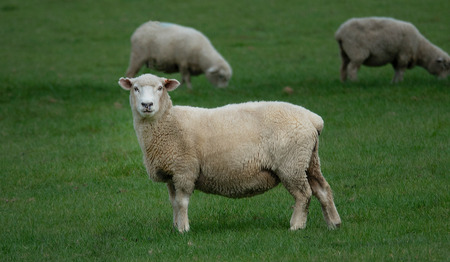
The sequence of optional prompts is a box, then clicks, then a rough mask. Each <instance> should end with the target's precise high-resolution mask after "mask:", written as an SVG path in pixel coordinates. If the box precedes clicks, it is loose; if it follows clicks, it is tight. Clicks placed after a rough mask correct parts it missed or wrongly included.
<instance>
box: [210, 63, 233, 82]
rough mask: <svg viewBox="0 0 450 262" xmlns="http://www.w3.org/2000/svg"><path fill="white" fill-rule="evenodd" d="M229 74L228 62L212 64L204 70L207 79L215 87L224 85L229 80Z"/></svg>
mask: <svg viewBox="0 0 450 262" xmlns="http://www.w3.org/2000/svg"><path fill="white" fill-rule="evenodd" d="M231 74H232V72H231V67H230V66H229V65H228V64H224V65H222V66H213V67H211V68H209V69H208V70H206V72H205V75H206V78H207V79H208V81H209V82H211V84H213V85H214V86H217V87H226V86H227V85H228V81H230V78H231Z"/></svg>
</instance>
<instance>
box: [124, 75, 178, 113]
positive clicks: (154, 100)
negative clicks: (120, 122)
mask: <svg viewBox="0 0 450 262" xmlns="http://www.w3.org/2000/svg"><path fill="white" fill-rule="evenodd" d="M119 85H120V86H121V87H122V88H123V89H125V90H128V91H130V105H131V108H132V110H133V111H134V112H137V113H139V115H140V116H141V117H143V118H153V117H155V115H157V114H158V112H160V111H161V109H163V106H164V103H165V102H166V101H168V102H170V98H169V96H168V94H167V91H172V90H175V89H176V88H177V87H178V86H179V85H180V83H179V82H178V81H177V80H175V79H166V78H163V77H158V76H155V75H152V74H145V75H141V76H139V77H136V78H124V77H121V78H120V79H119Z"/></svg>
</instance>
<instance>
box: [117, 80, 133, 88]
mask: <svg viewBox="0 0 450 262" xmlns="http://www.w3.org/2000/svg"><path fill="white" fill-rule="evenodd" d="M119 85H120V86H121V87H122V88H123V89H125V90H128V91H130V90H131V86H133V83H131V79H129V78H128V77H121V78H120V79H119Z"/></svg>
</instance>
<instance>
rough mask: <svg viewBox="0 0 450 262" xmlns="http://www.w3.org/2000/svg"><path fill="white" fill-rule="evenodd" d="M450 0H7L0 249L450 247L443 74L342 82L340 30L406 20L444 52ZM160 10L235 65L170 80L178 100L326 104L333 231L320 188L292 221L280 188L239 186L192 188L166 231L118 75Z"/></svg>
mask: <svg viewBox="0 0 450 262" xmlns="http://www.w3.org/2000/svg"><path fill="white" fill-rule="evenodd" d="M449 9H450V3H449V2H448V1H443V0H442V1H432V2H423V1H422V2H421V1H395V2H392V1H371V0H364V1H359V2H354V1H339V2H329V1H307V2H305V1H283V2H280V1H256V2H255V1H231V0H228V1H219V2H213V1H201V0H195V1H170V2H168V1H150V2H149V1H139V0H135V1H121V0H114V1H94V2H92V1H33V0H29V1H23V2H19V1H14V0H6V1H3V2H2V3H1V4H0V32H1V34H2V37H1V38H0V45H1V46H2V47H3V48H2V49H0V55H1V56H0V57H1V60H0V80H1V82H2V84H1V85H0V106H1V110H0V139H1V140H0V147H1V151H0V156H1V157H0V167H1V169H0V225H1V226H0V260H1V261H35V260H36V261H39V260H46V261H47V260H50V261H65V260H89V261H91V260H100V261H102V260H104V261H111V260H113V261H128V260H131V261H136V260H137V261H141V260H142V261H149V260H150V261H175V260H181V261H184V260H193V261H293V260H307V261H330V260H342V261H446V260H448V257H449V255H450V254H449V251H448V247H449V239H448V236H449V222H448V218H449V200H450V199H449V193H448V185H449V177H448V170H450V165H449V159H450V152H449V149H448V148H449V144H450V143H449V142H450V141H449V137H450V131H449V129H450V107H449V105H450V91H449V90H450V89H449V88H450V84H449V80H448V79H447V80H444V81H438V80H436V79H435V78H434V77H432V76H430V75H428V74H427V73H426V72H425V70H423V69H421V68H416V69H413V70H410V71H408V72H407V73H406V75H405V81H404V82H403V83H401V84H398V85H391V84H389V81H390V79H391V77H392V75H393V72H392V69H391V68H390V67H389V66H386V67H383V68H376V69H374V68H372V69H369V68H363V69H362V70H361V71H360V81H359V82H358V83H350V84H341V83H340V82H339V80H338V77H339V75H338V68H339V63H340V61H339V56H338V49H337V45H336V43H335V41H334V39H333V33H334V31H335V30H336V29H337V27H338V26H339V24H340V23H342V22H343V21H345V20H346V19H347V18H349V17H353V16H368V15H383V16H394V17H397V18H399V19H403V20H408V21H411V22H413V23H414V24H416V26H417V27H418V28H419V30H421V31H422V32H423V33H424V34H425V35H426V36H427V37H428V38H429V39H430V40H431V41H432V42H433V43H435V44H436V45H438V46H440V47H442V48H443V49H444V50H446V51H449V50H450V44H449V43H450V34H448V32H449V25H450V17H449V16H448V14H447V13H448V12H447V10H449ZM149 19H154V20H163V21H170V22H175V23H180V24H185V25H189V26H193V27H196V28H198V29H200V30H201V31H203V32H204V33H205V34H206V35H208V36H209V37H210V39H211V41H212V42H213V43H214V45H215V46H216V48H217V49H218V50H219V51H220V52H221V53H222V54H223V55H224V57H226V58H227V60H228V61H229V62H230V64H231V65H232V67H233V71H234V75H233V78H232V81H231V83H230V87H229V88H227V89H214V88H212V87H211V85H210V84H209V83H208V82H207V81H206V79H205V78H204V77H203V76H200V77H196V78H194V79H193V86H194V89H193V90H187V89H186V88H185V87H181V88H180V89H177V90H176V91H174V92H173V93H172V94H171V96H172V99H173V101H174V103H175V104H185V105H193V106H203V107H215V106H221V105H224V104H228V103H236V102H243V101H249V100H281V101H288V102H292V103H295V104H300V105H303V106H305V107H307V108H309V109H311V110H313V111H314V112H317V113H318V114H320V115H321V116H322V117H323V118H324V120H325V130H324V132H323V134H322V135H321V142H320V156H321V160H322V171H323V173H324V175H325V176H326V178H327V180H328V182H329V183H330V185H331V187H332V188H333V190H334V194H335V202H336V205H337V208H338V211H339V212H340V215H341V218H342V221H343V224H342V227H341V228H340V229H339V230H336V231H329V230H327V228H326V226H325V223H324V221H323V218H322V214H321V210H320V206H319V204H318V201H317V200H315V199H314V200H313V201H312V203H311V208H310V215H309V217H308V225H307V228H306V229H305V230H303V231H298V232H289V231H288V227H289V218H290V216H291V212H292V209H291V206H292V198H291V196H290V195H289V194H288V193H287V192H286V190H284V188H282V187H278V188H276V189H274V190H272V191H270V192H268V193H266V194H263V195H260V196H256V197H254V198H248V199H239V200H233V199H227V198H223V197H219V196H214V195H206V194H203V193H201V192H196V193H195V194H194V195H193V197H192V200H191V204H190V221H191V228H192V230H191V232H189V233H187V234H184V235H181V234H178V233H177V232H175V231H173V230H172V228H171V212H172V211H171V208H170V204H169V202H168V197H167V192H166V188H165V186H164V185H163V184H156V183H153V182H151V181H149V180H148V178H147V175H146V173H145V169H144V167H143V165H142V161H141V152H140V149H139V147H138V144H137V141H136V138H135V134H134V130H133V127H132V122H131V113H130V109H129V106H128V95H127V94H126V93H125V92H124V91H123V90H121V89H120V87H119V86H118V85H117V80H118V78H119V77H121V76H123V74H124V72H125V70H126V67H127V64H128V55H129V37H130V35H131V33H132V32H133V30H134V29H135V28H136V27H137V26H138V25H139V24H141V23H142V22H144V21H146V20H149ZM142 72H149V71H148V70H145V69H144V70H142ZM170 77H175V78H178V79H179V75H177V74H174V75H170ZM286 86H290V87H292V88H293V89H294V93H293V94H292V95H288V94H286V93H284V92H283V91H282V90H283V88H284V87H286Z"/></svg>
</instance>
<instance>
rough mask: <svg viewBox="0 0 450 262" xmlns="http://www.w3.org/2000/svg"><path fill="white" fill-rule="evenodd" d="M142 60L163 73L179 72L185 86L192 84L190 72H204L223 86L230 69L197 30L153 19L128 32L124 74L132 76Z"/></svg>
mask: <svg viewBox="0 0 450 262" xmlns="http://www.w3.org/2000/svg"><path fill="white" fill-rule="evenodd" d="M144 64H146V65H147V67H149V68H152V69H155V70H157V71H162V72H165V73H176V72H180V73H181V76H182V83H186V85H187V87H188V88H192V85H191V75H193V76H195V75H200V74H203V73H204V74H205V75H206V78H207V79H208V80H209V82H211V83H212V84H213V85H214V86H217V87H226V86H227V85H228V81H229V80H230V78H231V73H232V72H231V67H230V65H229V64H228V63H227V61H225V59H224V58H223V57H222V56H221V55H220V54H219V52H217V51H216V49H214V47H213V46H212V44H211V42H210V41H209V40H208V38H207V37H206V36H204V35H203V34H202V33H200V32H199V31H197V30H195V29H193V28H189V27H184V26H180V25H175V24H170V23H160V22H153V21H150V22H147V23H144V24H142V25H141V26H139V27H138V28H137V29H136V31H135V32H134V33H133V35H132V36H131V55H130V65H129V67H128V70H127V73H126V76H127V77H134V76H135V75H136V74H137V73H138V72H139V69H140V68H141V67H142V66H143V65H144Z"/></svg>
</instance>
